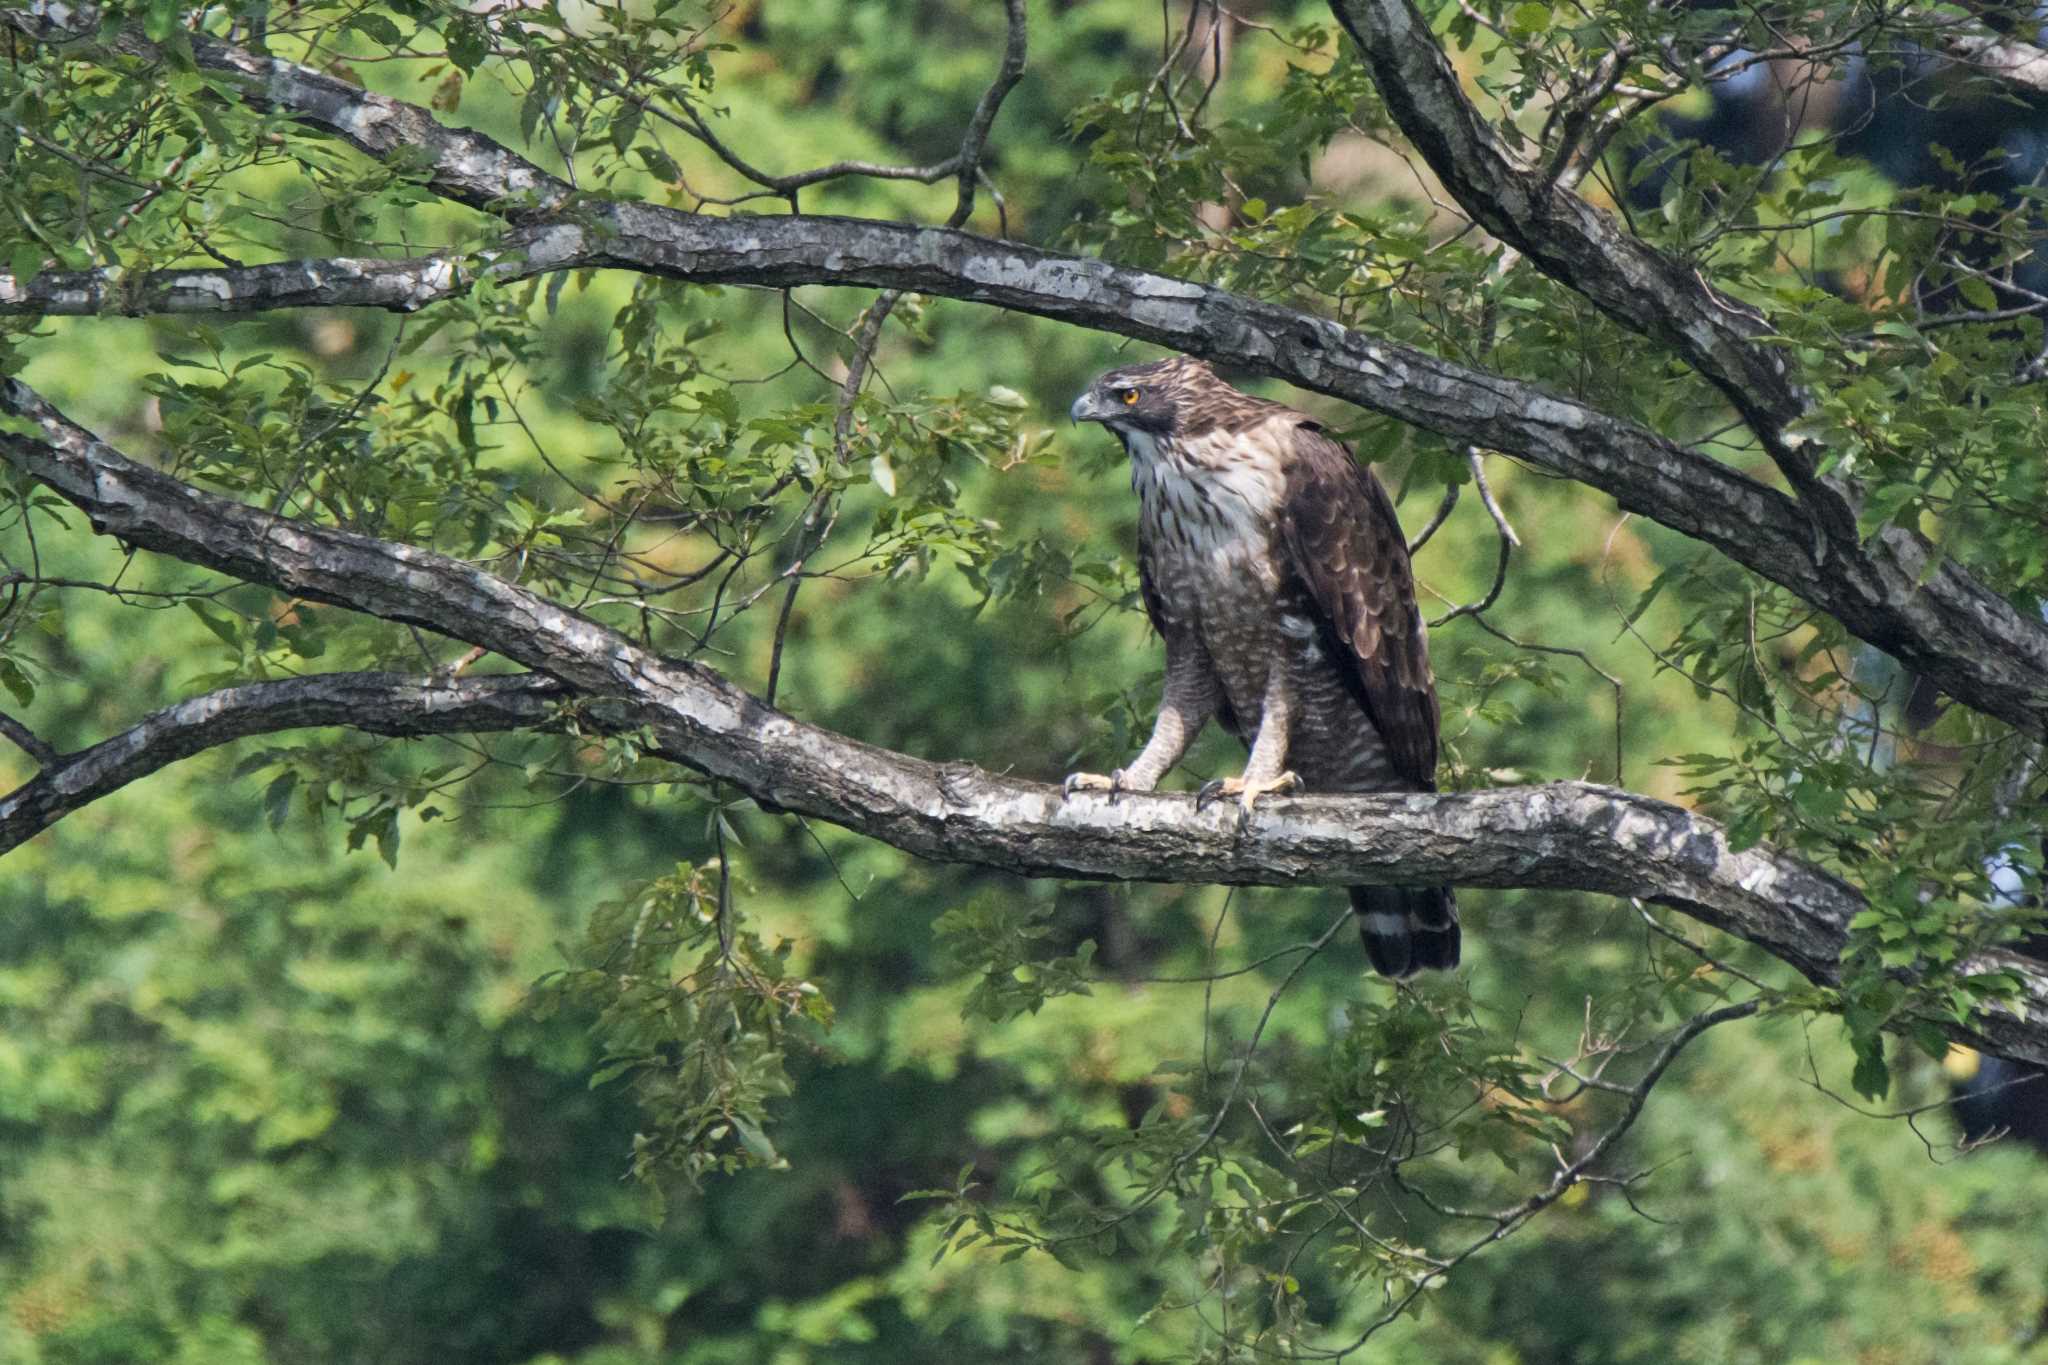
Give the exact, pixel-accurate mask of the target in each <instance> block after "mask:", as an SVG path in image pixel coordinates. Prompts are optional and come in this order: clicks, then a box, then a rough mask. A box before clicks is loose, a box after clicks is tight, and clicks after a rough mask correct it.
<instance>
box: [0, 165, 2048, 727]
mask: <svg viewBox="0 0 2048 1365" xmlns="http://www.w3.org/2000/svg"><path fill="white" fill-rule="evenodd" d="M474 260H475V262H476V263H475V264H474V265H473V266H464V265H461V264H459V263H458V260H457V258H455V257H452V256H430V257H421V258H417V259H415V260H411V261H399V262H390V263H388V264H389V266H390V270H389V271H388V273H387V272H385V271H381V270H380V269H378V268H376V263H374V262H368V261H362V260H337V261H302V262H285V263H280V264H278V265H273V266H251V267H246V268H244V269H240V270H236V269H224V270H169V271H158V272H154V273H152V274H147V275H142V276H139V277H136V278H133V279H129V280H126V281H122V280H119V279H117V278H116V277H114V276H112V275H109V274H107V273H106V272H97V271H71V272H52V273H49V274H45V275H38V276H37V277H35V279H33V280H31V281H29V282H27V283H26V284H22V283H20V282H18V281H15V280H13V279H10V278H7V277H0V312H17V313H18V312H36V311H47V312H55V311H86V310H87V308H88V306H89V305H90V304H92V303H93V302H94V301H95V300H97V301H99V302H100V303H101V305H102V307H103V308H105V309H106V310H107V311H117V312H127V311H136V310H137V309H138V307H139V306H140V305H142V304H145V303H147V302H149V301H157V302H160V303H162V304H163V305H164V306H165V307H166V308H170V309H175V310H179V311H187V310H190V311H201V310H203V311H221V310H241V309H245V308H248V309H253V308H259V307H269V306H271V304H270V303H269V300H271V299H275V298H278V297H282V296H293V297H301V298H303V297H308V293H307V291H308V289H309V288H310V289H312V290H313V291H314V293H313V294H312V297H317V298H318V300H319V301H320V302H322V303H324V304H327V305H330V306H341V305H346V304H361V305H365V306H378V307H395V308H400V309H411V308H415V307H419V306H422V305H423V304H425V303H426V302H429V301H431V300H432V299H433V298H436V297H443V296H445V295H446V294H449V293H454V292H458V291H460V290H462V289H465V288H467V287H469V285H470V284H471V283H472V282H473V281H474V279H475V277H476V275H477V274H478V273H479V272H481V271H485V270H488V271H490V272H492V273H493V274H495V275H498V276H499V277H500V278H505V279H517V278H522V277H525V276H529V275H534V274H540V273H546V272H551V271H556V270H576V269H588V268H594V267H613V268H619V269H629V270H639V271H646V272H651V273H655V274H660V275H664V276H667V277H669V278H672V279H677V280H682V281H686V282H690V283H698V284H756V285H762V286H766V287H771V288H790V287H794V286H797V285H806V284H846V285H863V286H869V287H874V288H881V289H897V290H903V291H906V292H912V293H921V294H932V295H940V296H945V297H951V298H958V299H968V300H973V301H976V302H980V303H986V304H990V305H993V306H996V307H1000V308H1007V309H1011V310H1014V311H1018V312H1026V313H1033V314H1037V315H1038V316H1041V317H1047V318H1053V319H1056V320H1058V321H1062V322H1069V323H1073V324H1076V325H1078V326H1083V327H1089V328H1094V329H1096V330H1100V331H1107V332H1113V333H1118V334H1121V335H1124V336H1130V337H1137V338H1140V339H1143V340H1147V341H1156V342H1158V343H1160V344H1162V345H1165V346H1171V347H1174V348H1176V349H1179V350H1185V351H1189V352H1192V353H1195V354H1198V355H1206V356H1210V357H1213V358H1215V359H1218V360H1222V361H1225V362H1227V363H1230V364H1235V365H1239V366H1243V367H1245V368H1247V369H1251V370H1255V371H1258V372H1260V373H1263V374H1269V375H1274V376H1276V377H1278V378H1281V379H1286V380H1288V381H1290V382H1292V383H1295V384H1299V385H1301V386H1302V387H1303V388H1307V389H1312V390H1315V391H1316V392H1319V393H1326V394H1330V395H1332V396H1334V397H1337V398H1342V399H1346V400H1348V401H1350V402H1353V403H1356V404H1358V405H1360V406H1361V407H1366V408H1370V409H1372V410H1374V411H1376V412H1382V413H1385V414H1387V415H1388V416H1390V417H1395V418H1398V419H1400V420H1401V421H1404V422H1409V423H1413V424H1414V425H1416V426H1419V427H1422V428H1424V429H1426V430H1430V431H1435V432H1438V433H1440V434H1442V435H1443V436H1445V437H1447V438H1449V439H1451V440H1453V441H1456V442H1459V443H1461V444H1466V445H1474V446H1479V447H1482V448H1484V449H1489V450H1498V451H1502V452H1505V453H1507V454H1510V455H1514V456H1516V457H1517V458H1519V459H1522V460H1526V461H1527V462H1529V463H1530V464H1533V465H1536V466H1538V467H1540V468H1543V469H1546V470H1550V471H1552V472H1554V473H1558V474H1562V475H1564V476H1566V477H1568V478H1572V479H1576V480H1579V481H1580V482H1583V483H1586V484H1589V485H1591V486H1593V487H1595V488H1598V489H1601V490H1602V491H1604V492H1606V493H1608V494H1610V495H1612V496H1613V497H1614V499H1615V501H1616V502H1618V503H1619V504H1620V505H1621V507H1622V508H1623V509H1624V510H1627V511H1631V512H1636V513H1640V514H1641V515H1644V516H1647V517H1649V518H1651V519H1652V520H1654V521H1657V522H1660V523H1662V524H1663V525H1665V526H1668V527H1671V528H1672V529H1673V530H1676V531H1679V532H1682V533H1683V534H1685V535H1688V536H1691V537H1693V538H1694V539H1697V540H1700V541H1703V542H1705V543H1707V544H1709V545H1712V546H1714V547H1715V548H1716V549H1718V550H1720V551H1721V552H1722V553H1724V554H1726V555H1728V556H1729V557H1730V558H1731V559H1734V560H1735V561H1736V562H1737V563H1740V564H1743V565H1745V566H1746V567H1748V568H1750V569H1752V570H1754V571H1755V572H1757V573H1759V574H1761V575H1763V576H1764V577H1765V578H1768V579H1770V580H1772V581H1773V582H1776V583H1778V584H1781V585H1782V586H1784V587H1786V588H1789V589H1790V590H1791V591H1793V592H1795V593H1797V594H1798V595H1799V596H1800V597H1802V598H1804V599H1805V600H1806V601H1808V602H1811V603H1813V604H1814V605H1815V606H1817V607H1819V608H1821V609H1822V610H1824V611H1827V612H1829V613H1830V614H1832V615H1833V616H1834V617H1835V618H1836V619H1838V620H1840V621H1841V622H1842V624H1843V625H1844V626H1845V627H1847V628H1848V629H1849V630H1850V631H1851V632H1852V633H1853V634H1855V635H1857V636H1858V637H1860V638H1862V639H1864V640H1867V641H1869V642H1870V643H1872V644H1875V645H1877V646H1878V647H1880V648H1882V649H1884V650H1886V651H1887V652H1889V653H1891V654H1892V655H1894V656H1895V657H1897V658H1898V659H1899V660H1900V661H1901V662H1903V663H1905V664H1907V665H1908V666H1909V667H1911V668H1913V669H1914V670H1916V671H1917V672H1920V673H1922V674H1925V675H1927V676H1928V677H1930V678H1931V679H1933V680H1934V682H1935V683H1936V684H1937V685H1938V686H1939V687H1940V688H1941V689H1942V690H1943V691H1944V692H1946V693H1948V694H1949V695H1950V696H1953V697H1955V698H1957V699H1958V700H1960V701H1962V702H1964V703H1965V704H1966V705H1969V706H1973V707H1975V708H1976V709H1978V710H1980V711H1983V712H1984V713H1986V714H1988V715H1993V716H1996V717H1998V718H1999V719H2001V720H2004V721H2006V722H2007V723H2009V724H2011V725H2014V726H2016V727H2018V728H2019V729H2021V730H2023V731H2026V732H2027V733H2029V734H2032V735H2035V736H2048V626H2044V624H2043V623H2042V621H2041V620H2040V619H2039V618H2037V617H2030V616H2028V615H2026V614H2023V613H2021V612H2019V611H2017V610H2015V609H2014V608H2013V606H2012V605H2011V604H2010V603H2009V602H2007V601H2006V600H2005V599H2004V598H2003V597H2001V596H1999V595H1998V594H1997V593H1995V592H1992V591H1991V590H1990V589H1989V588H1987V587H1985V586H1984V585H1983V584H1981V583H1979V582H1978V581H1977V580H1976V579H1975V578H1973V577H1972V576H1971V575H1969V574H1968V573H1966V572H1965V571H1964V570H1962V569H1961V568H1959V567H1957V566H1956V565H1954V564H1953V563H1943V564H1941V565H1940V566H1939V567H1936V568H1933V569H1932V570H1928V571H1925V572H1923V569H1924V568H1925V566H1926V565H1927V564H1928V561H1929V557H1930V556H1931V555H1932V554H1933V551H1932V549H1931V547H1930V546H1929V545H1928V544H1927V542H1926V541H1925V540H1924V539H1923V538H1921V537H1920V536H1919V535H1918V534H1916V533H1915V532H1913V531H1910V530H1907V529H1905V528H1901V527H1891V528H1887V529H1886V530H1884V531H1882V532H1880V533H1879V534H1878V536H1876V537H1874V538H1873V540H1872V541H1871V542H1870V544H1869V545H1868V546H1862V545H1858V544H1856V543H1855V542H1854V541H1853V540H1852V541H1851V542H1850V543H1849V544H1848V545H1846V546H1845V545H1843V544H1842V543H1840V542H1838V541H1836V540H1834V539H1833V538H1831V537H1825V536H1822V535H1819V534H1817V533H1816V531H1815V529H1814V528H1813V526H1812V524H1811V523H1810V522H1809V521H1808V520H1807V518H1806V517H1805V516H1804V515H1803V514H1802V513H1801V511H1800V509H1799V507H1798V506H1797V504H1795V503H1794V502H1793V500H1792V499H1790V498H1788V497H1786V496H1785V495H1784V494H1782V493H1780V492H1778V491H1776V490H1775V489H1771V488H1767V487H1765V486H1764V485H1762V484H1760V483H1758V482H1756V481H1755V480H1753V479H1750V478H1748V477H1746V476H1744V475H1743V474H1741V473H1739V472H1737V471H1735V470H1733V469H1730V468H1728V467H1727V466H1726V465H1723V464H1721V463H1719V462H1718V461H1715V460H1713V459H1710V458H1707V457H1705V456H1702V455H1699V454H1696V453H1695V452H1693V451H1690V450H1687V449H1685V448H1684V447H1683V446H1680V445H1678V444H1677V443H1675V442H1673V441H1670V440H1667V439H1666V438H1664V437H1663V436H1660V435H1658V434H1657V433H1656V432H1653V431H1651V430H1649V429H1648V428H1645V427H1641V426H1638V425H1636V424H1634V423H1631V422H1626V421H1622V420H1620V419H1618V418H1615V417H1611V416H1609V415H1607V414H1606V413H1603V412H1601V411H1599V410H1598V409H1596V408H1592V407H1589V406H1587V405H1586V404H1583V403H1580V402H1578V401H1576V400H1574V399H1571V398H1568V397H1564V396H1562V395H1558V394H1555V393H1551V392H1549V391H1547V390H1544V389H1542V388H1539V387H1537V386H1536V385H1533V384H1526V383H1523V382H1520V381H1518V380H1514V379H1509V378H1506V377H1503V376H1501V375H1497V374H1492V373H1490V372H1488V371H1485V370H1478V369H1472V368H1470V367H1467V366H1463V365H1459V364H1456V363H1454V362H1451V361H1446V360H1440V359H1438V358H1436V357H1435V356H1432V355H1429V354H1427V353H1426V352H1423V351H1419V350H1415V349H1413V348H1411V347H1407V346H1402V345H1399V344H1397V343H1394V342H1390V341H1386V340H1383V339H1381V338H1379V337H1376V336H1373V335H1372V334H1370V333H1365V332H1358V331H1353V330H1349V329H1346V328H1344V327H1341V326H1339V325H1337V324H1336V323H1333V322H1330V321H1328V320H1326V319H1323V318H1319V317H1316V316H1314V315H1313V314H1309V313H1304V312H1300V311H1298V310H1295V309H1291V308H1286V307H1282V306H1280V305H1277V304H1270V303H1265V302H1262V301H1260V300H1257V299H1249V298H1245V297H1243V296H1241V295H1237V294H1232V293H1229V292H1227V291H1224V290H1220V289H1213V288H1210V287H1208V286H1206V285H1199V284H1194V283H1190V282H1188V281H1185V280H1177V279H1173V278H1171V277H1169V276H1164V275H1154V274H1151V273H1149V272H1146V271H1140V270H1126V269H1121V268H1119V267H1116V266H1113V265H1110V264H1108V263H1106V262H1103V261H1097V260H1090V259H1087V258H1084V257H1077V256H1066V255H1061V254H1059V253H1056V252H1047V251H1040V250H1038V249H1036V248H1033V247H1028V246H1024V245H1021V244H1018V243H1014V242H1003V241H996V240H993V239H990V238H986V237H980V236H976V235H974V234H971V233H965V232H958V231H952V230H948V229H944V228H919V227H911V226H908V225H905V224H900V223H885V222H874V221H870V220H865V219H854V218H834V217H826V216H810V215H807V216H804V217H800V218H798V217H786V218H750V217H741V218H711V217H705V216H703V215H699V214H687V213H680V212H676V211H674V210H671V209H666V208H662V207H659V206H654V205H647V204H629V203H620V204H610V205H591V206H589V212H588V214H587V215H586V221H579V222H569V221H561V220H557V221H542V222H535V223H531V224H528V225H527V226H525V227H522V228H519V229H516V230H514V231H513V232H512V233H511V234H509V235H508V237H507V238H506V239H505V241H504V242H503V243H502V244H501V245H500V246H499V247H498V248H496V249H494V250H492V251H490V252H486V253H480V254H479V255H478V256H477V257H476V258H474ZM316 282H317V283H316ZM117 300H118V302H116V301H117ZM1923 578H1924V579H1925V581H1924V582H1922V581H1921V580H1922V579H1923Z"/></svg>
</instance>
